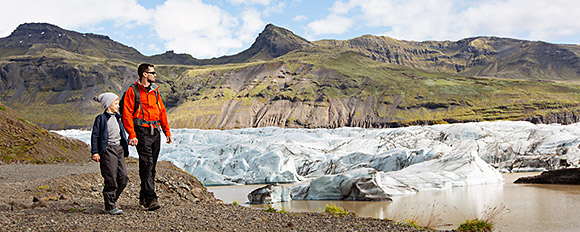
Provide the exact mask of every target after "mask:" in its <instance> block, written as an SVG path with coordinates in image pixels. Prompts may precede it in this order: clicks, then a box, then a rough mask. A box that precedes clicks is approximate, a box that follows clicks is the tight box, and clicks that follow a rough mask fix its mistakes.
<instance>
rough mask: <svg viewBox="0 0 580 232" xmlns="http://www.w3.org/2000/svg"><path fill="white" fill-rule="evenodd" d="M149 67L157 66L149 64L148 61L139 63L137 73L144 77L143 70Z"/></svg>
mask: <svg viewBox="0 0 580 232" xmlns="http://www.w3.org/2000/svg"><path fill="white" fill-rule="evenodd" d="M149 67H155V66H153V65H152V64H148V63H143V64H140V65H139V68H137V73H138V74H139V79H141V78H142V77H143V72H146V71H147V70H148V69H149Z"/></svg>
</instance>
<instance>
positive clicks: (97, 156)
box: [93, 153, 101, 162]
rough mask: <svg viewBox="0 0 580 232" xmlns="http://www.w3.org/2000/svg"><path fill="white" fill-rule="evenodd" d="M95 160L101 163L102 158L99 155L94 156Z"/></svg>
mask: <svg viewBox="0 0 580 232" xmlns="http://www.w3.org/2000/svg"><path fill="white" fill-rule="evenodd" d="M93 160H94V161H96V162H99V161H100V160H101V156H100V155H99V153H95V154H93Z"/></svg>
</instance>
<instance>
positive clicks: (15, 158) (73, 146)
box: [0, 104, 90, 164]
mask: <svg viewBox="0 0 580 232" xmlns="http://www.w3.org/2000/svg"><path fill="white" fill-rule="evenodd" d="M0 134H2V136H0V164H3V163H33V164H40V163H63V162H64V163H66V162H78V163H82V162H85V161H88V160H89V159H90V157H89V155H90V150H89V147H88V146H87V145H86V144H85V143H83V142H81V141H80V140H76V139H71V138H67V137H64V136H61V135H59V134H56V133H53V132H49V131H47V130H45V129H44V128H41V127H39V126H37V125H34V123H31V122H29V121H27V120H25V119H23V118H20V117H19V116H18V113H16V112H14V111H13V110H12V109H10V108H7V107H6V106H4V105H2V104H0Z"/></svg>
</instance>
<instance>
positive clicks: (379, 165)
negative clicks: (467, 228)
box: [54, 121, 580, 200]
mask: <svg viewBox="0 0 580 232" xmlns="http://www.w3.org/2000/svg"><path fill="white" fill-rule="evenodd" d="M54 132H56V133H58V134H61V135H64V136H67V137H72V138H76V139H79V140H81V141H84V142H86V143H89V142H90V131H81V130H62V131H54ZM171 132H172V136H173V140H174V142H173V143H172V144H166V143H163V144H162V148H161V154H160V156H159V159H160V160H168V161H171V162H172V163H174V164H175V165H176V166H178V167H180V168H182V169H183V170H185V171H187V172H189V173H190V174H192V175H194V176H196V177H197V178H198V179H199V180H200V181H201V182H202V183H204V184H205V185H206V186H215V185H234V184H270V183H299V184H297V185H296V186H295V187H294V188H292V190H291V191H292V198H293V199H357V196H359V197H362V198H364V199H371V200H372V199H377V198H385V197H388V196H390V195H397V194H411V193H414V192H417V191H422V190H436V189H444V188H450V187H453V186H466V185H474V184H486V183H498V182H502V181H503V179H502V177H501V174H500V172H518V171H543V170H551V169H558V168H563V167H577V166H578V164H579V161H580V151H579V149H578V145H579V144H580V127H579V124H571V125H559V124H551V125H545V124H532V123H530V122H521V121H515V122H514V121H494V122H476V123H458V124H442V125H431V126H412V127H404V128H385V129H364V128H336V129H288V128H278V127H265V128H244V129H234V130H199V129H172V130H171ZM162 141H165V139H164V138H162ZM130 153H131V156H134V157H136V156H137V153H136V151H135V148H134V147H131V151H130ZM341 184H342V186H341ZM352 186H358V188H360V186H370V187H369V188H372V189H363V191H362V192H361V189H358V190H356V193H353V192H352V191H353V189H351V187H352ZM353 194H354V195H353ZM363 195H364V196H363Z"/></svg>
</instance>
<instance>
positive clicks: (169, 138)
mask: <svg viewBox="0 0 580 232" xmlns="http://www.w3.org/2000/svg"><path fill="white" fill-rule="evenodd" d="M171 142H173V139H172V138H171V136H167V143H168V144H170V143H171Z"/></svg>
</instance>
